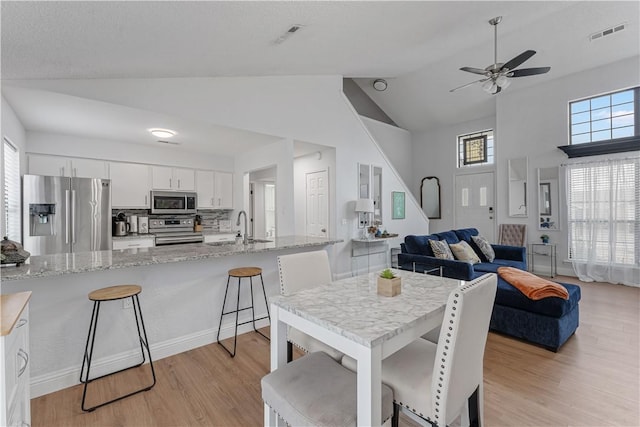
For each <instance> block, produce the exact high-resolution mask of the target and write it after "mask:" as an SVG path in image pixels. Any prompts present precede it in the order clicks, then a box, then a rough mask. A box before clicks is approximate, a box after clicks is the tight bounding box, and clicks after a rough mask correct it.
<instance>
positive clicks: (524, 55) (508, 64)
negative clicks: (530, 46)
mask: <svg viewBox="0 0 640 427" xmlns="http://www.w3.org/2000/svg"><path fill="white" fill-rule="evenodd" d="M535 54H536V51H535V50H525V51H524V52H522V53H521V54H520V55H518V56H516V57H515V58H513V59H512V60H511V61H508V62H505V63H504V65H503V66H502V67H500V70H501V71H502V70H505V69H507V70H513V69H514V68H516V67H517V66H518V65H520V64H522V63H523V62H524V61H526V60H527V59H529V58H531V57H532V56H533V55H535Z"/></svg>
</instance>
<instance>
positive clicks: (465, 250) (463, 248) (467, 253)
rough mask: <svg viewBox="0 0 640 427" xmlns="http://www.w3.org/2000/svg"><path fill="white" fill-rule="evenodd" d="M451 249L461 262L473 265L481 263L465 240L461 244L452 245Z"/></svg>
mask: <svg viewBox="0 0 640 427" xmlns="http://www.w3.org/2000/svg"><path fill="white" fill-rule="evenodd" d="M449 247H450V248H451V251H452V252H453V254H454V255H455V256H456V259H458V260H460V261H467V262H470V263H471V264H477V263H479V262H480V258H478V255H476V253H475V252H474V251H473V248H472V247H471V246H469V244H468V243H467V242H465V241H464V240H462V241H461V242H460V243H451V244H450V245H449ZM434 252H435V250H434Z"/></svg>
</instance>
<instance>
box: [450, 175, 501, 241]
mask: <svg viewBox="0 0 640 427" xmlns="http://www.w3.org/2000/svg"><path fill="white" fill-rule="evenodd" d="M494 188H495V183H494V178H493V172H485V173H477V174H470V175H457V176H456V202H455V228H469V227H473V228H477V229H478V231H479V233H480V234H481V235H482V236H484V237H486V238H487V239H489V240H491V241H495V200H494V194H495V189H494Z"/></svg>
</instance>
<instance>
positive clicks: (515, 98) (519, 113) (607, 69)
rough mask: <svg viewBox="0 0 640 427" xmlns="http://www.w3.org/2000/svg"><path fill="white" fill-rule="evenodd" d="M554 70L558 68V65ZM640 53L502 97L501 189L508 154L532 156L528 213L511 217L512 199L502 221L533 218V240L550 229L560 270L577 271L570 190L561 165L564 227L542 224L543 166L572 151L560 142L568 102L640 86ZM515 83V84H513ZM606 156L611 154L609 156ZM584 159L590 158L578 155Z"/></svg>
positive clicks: (502, 209)
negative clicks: (571, 253) (570, 236)
mask: <svg viewBox="0 0 640 427" xmlns="http://www.w3.org/2000/svg"><path fill="white" fill-rule="evenodd" d="M552 72H553V70H552ZM639 84H640V57H638V56H636V57H633V58H629V59H626V60H623V61H619V62H615V63H613V64H609V65H606V66H604V67H600V68H595V69H592V70H586V71H583V72H581V73H577V74H573V75H570V76H566V77H562V78H559V79H555V80H551V81H549V82H546V83H541V84H538V85H536V86H532V87H530V88H526V89H522V90H519V91H510V90H506V91H505V92H504V93H502V94H500V95H499V96H498V97H497V101H498V104H497V136H496V143H497V144H498V153H499V157H498V159H499V160H498V169H497V178H498V179H497V194H498V196H499V197H506V194H507V177H508V174H507V159H510V158H515V157H523V156H527V157H528V158H529V185H528V186H527V189H528V190H527V193H528V194H527V200H528V201H529V216H528V218H517V219H516V218H509V217H508V216H507V211H506V204H504V203H503V204H500V205H499V209H498V211H497V215H498V221H499V222H516V223H523V222H526V223H527V229H528V241H529V242H539V241H540V235H541V234H548V235H549V236H550V238H551V242H552V243H556V244H558V247H557V250H558V258H559V261H561V262H559V263H558V270H559V271H560V272H561V273H564V274H573V269H572V268H571V266H570V264H569V263H565V262H562V261H564V260H566V259H567V258H568V245H567V226H566V218H567V217H566V195H565V187H564V179H563V178H564V177H563V171H562V170H561V171H560V185H559V188H560V194H559V201H560V202H559V205H560V208H561V211H560V222H561V224H560V230H558V231H554V230H545V231H540V230H538V220H539V219H538V215H537V212H538V196H537V168H548V167H555V166H560V165H561V164H562V163H567V162H569V160H568V159H567V156H566V155H565V154H564V153H563V152H562V151H561V150H559V149H558V148H557V147H558V146H560V145H568V144H569V142H568V128H569V126H568V120H569V119H568V103H569V102H570V101H572V100H575V99H579V98H584V97H590V96H594V95H597V94H600V93H605V92H612V91H615V90H619V89H623V88H628V87H632V86H638V85H639ZM510 89H511V88H510ZM605 157H606V156H605ZM576 160H579V161H584V160H585V159H576Z"/></svg>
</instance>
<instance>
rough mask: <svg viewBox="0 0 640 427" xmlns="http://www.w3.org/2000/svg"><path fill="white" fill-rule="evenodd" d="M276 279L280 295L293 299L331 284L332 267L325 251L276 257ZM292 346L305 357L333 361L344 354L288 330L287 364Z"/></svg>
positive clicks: (290, 329) (298, 332) (292, 330)
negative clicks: (313, 355) (320, 355)
mask: <svg viewBox="0 0 640 427" xmlns="http://www.w3.org/2000/svg"><path fill="white" fill-rule="evenodd" d="M278 275H279V277H280V293H281V294H282V295H292V294H295V293H296V292H299V291H301V290H303V289H309V288H313V287H315V286H319V285H326V284H328V283H331V281H332V280H333V278H332V276H331V265H330V264H329V255H328V254H327V251H312V252H300V253H296V254H291V255H280V256H279V257H278ZM292 343H293V345H295V346H296V347H298V348H300V349H301V350H302V351H304V352H305V353H311V352H315V351H324V352H325V353H327V354H328V355H329V356H331V357H332V358H333V359H335V360H336V361H340V360H341V359H342V356H343V354H342V353H341V352H339V351H338V350H336V349H334V348H333V347H330V346H328V345H326V344H324V343H323V342H320V341H318V340H316V339H315V338H312V337H310V336H309V335H307V334H305V333H303V332H300V331H299V330H297V329H294V328H289V329H288V331H287V361H288V362H290V361H291V360H292V358H293V347H292Z"/></svg>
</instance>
